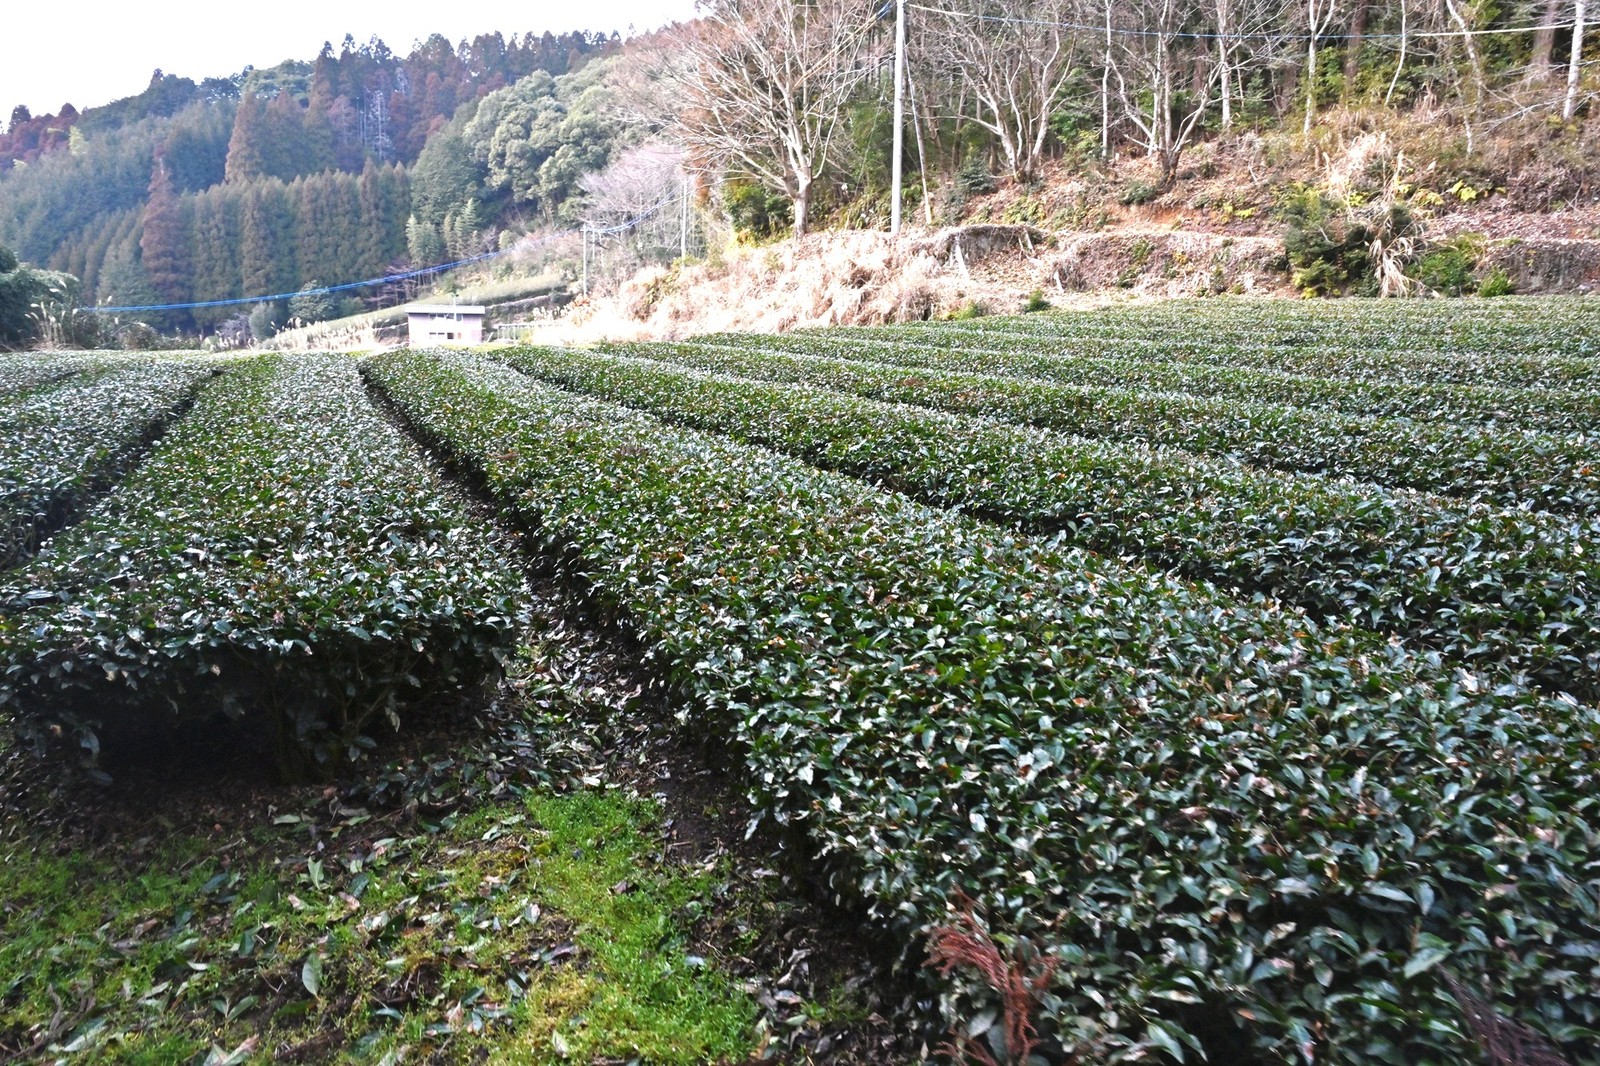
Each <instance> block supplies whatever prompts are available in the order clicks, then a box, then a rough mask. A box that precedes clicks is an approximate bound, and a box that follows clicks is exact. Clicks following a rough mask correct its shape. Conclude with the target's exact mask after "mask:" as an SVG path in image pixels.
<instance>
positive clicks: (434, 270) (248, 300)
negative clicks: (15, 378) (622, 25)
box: [79, 193, 683, 315]
mask: <svg viewBox="0 0 1600 1066" xmlns="http://www.w3.org/2000/svg"><path fill="white" fill-rule="evenodd" d="M682 198H683V194H681V193H680V194H676V195H673V196H669V197H666V198H665V199H663V200H660V201H659V202H657V203H656V204H654V205H652V206H650V207H648V208H646V209H645V210H644V211H642V212H640V213H639V214H637V215H635V216H634V217H632V218H630V219H628V220H626V221H624V222H619V223H617V224H616V225H613V226H605V227H597V226H594V225H591V224H590V223H587V222H586V223H584V225H583V226H582V227H581V228H579V229H576V230H563V231H562V232H560V233H551V234H546V235H545V236H543V237H539V238H536V239H535V240H533V241H523V242H521V243H519V244H518V245H516V246H515V247H512V248H502V249H500V250H499V251H494V252H483V253H481V254H479V255H473V256H468V257H467V258H465V259H457V260H455V261H454V262H450V263H440V264H439V265H437V266H428V267H419V268H417V269H416V270H407V271H403V272H401V273H398V274H386V275H384V276H383V277H381V278H368V279H367V280H365V281H349V282H345V283H344V284H342V285H318V286H315V287H313V288H308V289H297V290H296V291H294V292H278V293H271V294H268V295H263V296H236V297H233V298H231V299H226V300H190V301H187V302H184V303H165V304H124V305H113V306H99V307H81V308H79V310H80V311H93V312H96V313H98V314H108V315H121V314H143V313H145V312H152V311H198V310H201V309H203V308H208V307H240V306H243V305H244V304H257V303H271V302H273V301H275V300H292V299H294V298H295V297H298V296H323V295H326V294H328V293H335V292H349V291H351V290H353V289H364V288H370V287H371V286H374V285H389V284H393V283H394V282H397V281H407V280H409V279H411V278H419V277H422V276H424V275H427V274H438V273H441V272H443V271H446V270H455V269H456V268H458V267H463V266H470V265H471V264H473V263H482V262H485V261H486V260H490V259H498V258H500V257H501V256H505V255H511V254H512V253H514V252H519V251H527V250H528V249H530V248H537V247H540V246H542V245H545V244H550V243H552V242H554V241H558V240H561V239H562V238H564V237H577V236H579V235H581V234H585V233H586V234H588V235H589V236H591V237H607V236H611V235H613V234H617V233H622V232H625V231H627V230H630V229H633V228H634V227H636V226H638V225H639V224H640V223H641V222H644V221H645V220H646V219H648V218H650V217H651V216H652V215H655V214H657V213H659V212H660V211H662V210H663V209H665V208H666V207H668V206H670V205H672V204H675V203H677V202H678V201H679V200H681V199H682Z"/></svg>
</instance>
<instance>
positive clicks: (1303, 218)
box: [1278, 185, 1413, 296]
mask: <svg viewBox="0 0 1600 1066" xmlns="http://www.w3.org/2000/svg"><path fill="white" fill-rule="evenodd" d="M1278 217H1279V219H1280V220H1281V221H1282V222H1283V223H1284V232H1283V247H1284V251H1285V253H1286V254H1287V256H1288V259H1289V266H1290V269H1291V270H1292V272H1293V273H1292V276H1291V281H1292V282H1293V284H1294V286H1295V288H1297V289H1299V290H1300V291H1301V292H1302V293H1304V294H1305V295H1307V296H1338V295H1341V294H1344V293H1355V294H1357V295H1362V296H1375V295H1377V293H1378V279H1377V269H1378V264H1377V263H1376V262H1374V260H1373V258H1372V256H1373V246H1374V242H1376V241H1380V240H1381V241H1382V242H1384V243H1385V244H1392V243H1393V241H1394V239H1395V238H1399V237H1405V236H1407V235H1409V234H1410V233H1411V230H1412V227H1413V220H1412V217H1411V212H1410V209H1409V208H1407V207H1406V206H1405V205H1404V204H1402V203H1398V202H1395V203H1388V204H1386V203H1383V202H1380V201H1374V202H1372V203H1367V204H1362V205H1360V206H1353V205H1351V204H1347V203H1345V202H1343V201H1341V200H1338V199H1336V198H1334V197H1332V196H1330V195H1328V194H1327V193H1325V192H1322V191H1321V190H1319V189H1317V188H1314V187H1312V186H1307V185H1300V186H1296V187H1294V188H1292V189H1290V190H1288V191H1287V192H1286V193H1285V194H1284V196H1283V197H1282V198H1281V199H1280V201H1279V204H1278Z"/></svg>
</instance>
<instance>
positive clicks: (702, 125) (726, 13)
mask: <svg viewBox="0 0 1600 1066" xmlns="http://www.w3.org/2000/svg"><path fill="white" fill-rule="evenodd" d="M873 20H874V12H873V9H872V8H871V7H870V6H868V5H863V4H860V3H857V2H854V0H766V2H762V3H751V2H739V0H711V2H710V3H709V4H708V5H707V8H706V10H705V12H704V14H703V15H702V17H701V18H700V19H699V20H697V21H696V22H693V23H690V24H689V25H687V26H681V27H678V28H677V29H675V30H674V31H673V32H671V33H670V34H669V35H668V36H667V39H666V41H665V45H664V48H663V49H662V52H661V56H662V59H663V62H662V63H661V68H660V70H659V75H658V76H659V79H660V80H659V81H658V82H657V84H656V85H655V88H654V91H655V92H656V93H657V94H664V98H665V99H667V100H669V101H670V102H671V104H672V107H673V114H672V116H671V121H670V124H669V128H670V129H671V130H672V131H673V133H674V134H675V135H676V137H677V138H678V139H680V140H681V141H682V142H683V143H684V144H686V145H687V146H688V147H689V149H690V151H691V152H692V153H693V154H694V155H695V156H696V157H698V158H700V159H702V160H704V161H706V162H708V163H713V164H715V165H718V166H721V167H724V168H726V169H727V170H729V171H731V172H733V173H737V174H742V175H744V176H746V177H749V178H751V179H753V180H755V181H759V182H760V183H762V184H763V185H765V186H767V187H768V188H770V189H772V190H773V191H775V192H780V193H782V194H783V195H785V196H787V197H788V198H789V199H790V201H792V202H793V204H794V229H795V233H797V234H801V233H804V232H805V231H806V228H807V225H808V223H809V221H810V207H811V196H812V190H813V187H814V185H815V183H816V181H817V178H818V176H819V174H820V173H821V172H822V170H823V168H824V166H825V165H826V164H827V162H828V160H829V157H830V154H831V152H832V149H833V143H834V137H835V134H836V133H837V132H838V131H839V127H840V125H841V122H842V120H843V118H844V115H845V105H846V104H847V103H848V102H849V100H850V98H851V96H852V94H853V93H854V92H855V90H856V88H857V86H858V85H859V84H860V82H861V80H862V78H863V77H865V76H866V74H867V72H868V65H867V63H866V61H865V58H864V54H865V43H866V36H867V31H868V29H869V28H870V27H871V25H872V23H873Z"/></svg>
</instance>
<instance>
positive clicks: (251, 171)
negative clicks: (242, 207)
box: [226, 93, 268, 184]
mask: <svg viewBox="0 0 1600 1066" xmlns="http://www.w3.org/2000/svg"><path fill="white" fill-rule="evenodd" d="M267 136H268V132H267V116H266V108H265V107H264V106H263V105H262V103H261V98H260V97H259V96H257V95H256V94H255V93H246V94H245V97H244V99H242V100H240V101H239V109H238V111H237V112H236V113H235V114H234V117H233V136H232V137H231V138H229V140H228V161H227V166H226V178H227V181H228V182H229V183H230V184H244V183H245V182H251V181H255V180H256V179H257V178H260V177H262V176H263V175H265V174H266V173H267Z"/></svg>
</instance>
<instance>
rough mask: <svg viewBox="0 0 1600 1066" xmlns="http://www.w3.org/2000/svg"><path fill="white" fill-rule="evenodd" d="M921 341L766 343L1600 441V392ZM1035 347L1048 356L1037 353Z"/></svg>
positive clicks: (953, 339) (902, 362) (896, 362)
mask: <svg viewBox="0 0 1600 1066" xmlns="http://www.w3.org/2000/svg"><path fill="white" fill-rule="evenodd" d="M913 335H914V336H916V337H918V338H919V339H918V340H917V342H915V343H912V342H911V341H909V340H905V339H901V338H900V337H898V336H897V335H896V334H895V333H893V332H890V331H884V332H883V333H881V334H880V333H879V332H876V331H872V332H868V331H864V330H856V331H840V333H839V334H838V335H835V334H832V333H829V334H789V335H786V336H778V337H762V338H761V339H760V343H761V346H762V347H763V348H765V349H771V350H776V351H788V352H799V353H802V354H806V355H823V356H831V357H833V358H846V359H864V360H870V361H872V362H875V363H883V364H886V365H891V366H910V367H919V368H924V369H932V370H959V371H966V372H969V373H978V374H998V375H1003V376H1007V377H1024V378H1038V379H1040V380H1044V381H1054V382H1059V383H1064V384H1068V385H1097V386H1114V387H1118V388H1130V389H1139V390H1144V391H1152V392H1180V393H1186V394H1189V395H1192V396H1211V397H1217V398H1221V399H1232V400H1241V401H1245V402H1249V403H1266V404H1288V405H1290V406H1294V407H1309V408H1313V409H1316V410H1324V411H1341V412H1343V413H1345V414H1348V415H1362V416H1367V417H1375V418H1409V419H1415V420H1418V421H1428V422H1456V423H1462V424H1477V425H1504V426H1507V427H1510V428H1512V429H1529V430H1540V431H1543V432H1547V433H1583V434H1592V433H1594V432H1595V427H1596V426H1597V425H1600V393H1596V392H1558V391H1555V390H1552V389H1508V388H1474V387H1472V386H1468V385H1402V384H1395V383H1392V382H1381V381H1380V382H1370V383H1369V382H1366V381H1362V380H1359V378H1358V377H1357V376H1355V375H1352V376H1351V377H1348V378H1343V377H1341V378H1317V377H1299V376H1296V375H1293V374H1284V373H1279V372H1277V371H1274V370H1265V369H1251V370H1240V369H1235V368H1232V367H1216V366H1205V365H1203V364H1199V363H1160V362H1152V361H1148V360H1140V359H1130V358H1121V357H1109V356H1108V357H1104V358H1101V357H1096V356H1080V355H1075V354H1073V352H1072V351H1071V349H1070V347H1068V346H1063V345H1058V344H1053V343H1050V342H1040V344H1038V345H1031V346H1030V345H1029V344H1028V343H1027V342H1025V341H1022V340H1019V339H1017V338H1011V337H988V338H987V339H986V338H985V337H984V336H983V335H979V336H978V337H972V338H969V337H968V335H967V334H961V335H960V336H950V335H948V334H947V335H945V339H944V340H945V343H944V344H940V343H938V338H939V335H938V334H934V333H932V332H930V333H929V334H928V335H927V336H926V338H924V337H923V334H921V333H915V334H913ZM700 340H701V341H703V342H708V343H723V344H727V345H731V346H733V347H736V348H739V349H745V348H748V347H749V346H750V343H751V338H749V337H743V336H739V335H736V334H729V335H725V336H721V337H716V336H710V337H702V338H700ZM1030 347H1033V348H1036V349H1039V350H1033V351H1030V350H1029V349H1030Z"/></svg>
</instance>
